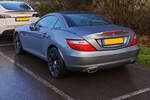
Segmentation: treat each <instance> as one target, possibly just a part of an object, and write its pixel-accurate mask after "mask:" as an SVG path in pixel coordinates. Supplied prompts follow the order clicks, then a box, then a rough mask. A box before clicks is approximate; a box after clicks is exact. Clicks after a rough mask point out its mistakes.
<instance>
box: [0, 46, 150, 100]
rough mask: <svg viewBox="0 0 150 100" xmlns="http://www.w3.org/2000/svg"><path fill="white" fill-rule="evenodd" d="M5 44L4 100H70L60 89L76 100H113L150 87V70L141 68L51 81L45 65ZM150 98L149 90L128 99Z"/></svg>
mask: <svg viewBox="0 0 150 100" xmlns="http://www.w3.org/2000/svg"><path fill="white" fill-rule="evenodd" d="M5 44H8V43H4V45H2V46H0V53H2V54H3V55H5V56H3V55H1V54H0V100H63V99H66V98H64V97H63V95H64V94H62V95H60V94H59V92H57V89H59V90H60V91H61V92H63V93H65V94H67V95H68V96H70V97H71V99H74V100H111V99H117V98H118V97H120V96H123V97H125V96H124V95H130V94H131V93H133V92H135V91H138V90H142V89H145V88H148V89H149V87H150V78H149V76H150V69H149V68H148V67H142V66H141V65H138V64H132V65H127V66H125V67H120V68H115V69H106V70H102V71H99V72H97V73H94V74H87V73H78V72H70V73H68V74H67V75H66V77H65V78H63V79H58V80H56V79H53V78H51V77H50V75H49V72H48V68H47V63H46V62H45V61H43V60H41V59H39V58H37V57H35V56H33V55H31V54H29V53H24V54H23V55H19V56H17V55H15V53H14V48H13V45H5ZM0 45H1V44H0ZM7 57H8V58H9V59H8V58H7ZM10 59H11V61H10ZM12 61H14V62H12ZM19 65H21V66H22V67H24V68H26V69H28V70H29V71H31V72H33V73H34V74H35V75H37V76H38V77H40V79H42V80H44V81H46V82H48V83H49V84H50V85H52V86H54V87H56V88H57V89H51V87H48V86H47V85H45V84H43V83H42V82H41V81H40V79H39V80H37V79H36V77H33V76H32V74H29V73H27V72H26V71H24V70H23V69H22V68H20V67H19ZM149 98H150V91H149V90H147V91H144V92H141V93H137V94H134V95H132V96H129V97H126V98H125V99H127V100H141V99H142V100H149Z"/></svg>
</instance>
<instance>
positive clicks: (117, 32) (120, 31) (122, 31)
mask: <svg viewBox="0 0 150 100" xmlns="http://www.w3.org/2000/svg"><path fill="white" fill-rule="evenodd" d="M122 32H124V31H111V32H103V34H111V33H122Z"/></svg>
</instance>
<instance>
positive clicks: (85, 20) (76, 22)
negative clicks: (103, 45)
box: [64, 14, 111, 27]
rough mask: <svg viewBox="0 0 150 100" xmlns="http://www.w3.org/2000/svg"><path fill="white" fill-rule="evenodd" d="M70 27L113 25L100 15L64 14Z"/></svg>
mask: <svg viewBox="0 0 150 100" xmlns="http://www.w3.org/2000/svg"><path fill="white" fill-rule="evenodd" d="M64 17H65V19H66V21H67V23H68V25H69V26H70V27H72V26H97V25H107V24H111V23H110V22H109V21H107V20H106V19H105V18H104V17H102V16H100V15H98V14H64Z"/></svg>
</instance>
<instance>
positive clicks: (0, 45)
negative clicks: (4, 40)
mask: <svg viewBox="0 0 150 100" xmlns="http://www.w3.org/2000/svg"><path fill="white" fill-rule="evenodd" d="M12 45H14V44H13V43H8V44H0V47H5V46H12Z"/></svg>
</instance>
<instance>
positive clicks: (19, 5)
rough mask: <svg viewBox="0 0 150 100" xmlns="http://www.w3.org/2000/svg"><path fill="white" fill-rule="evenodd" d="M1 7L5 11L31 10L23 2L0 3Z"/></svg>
mask: <svg viewBox="0 0 150 100" xmlns="http://www.w3.org/2000/svg"><path fill="white" fill-rule="evenodd" d="M0 5H2V6H3V7H4V8H5V9H7V10H17V11H26V10H33V9H32V8H31V7H29V6H28V5H27V4H26V3H23V2H1V3H0Z"/></svg>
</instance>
